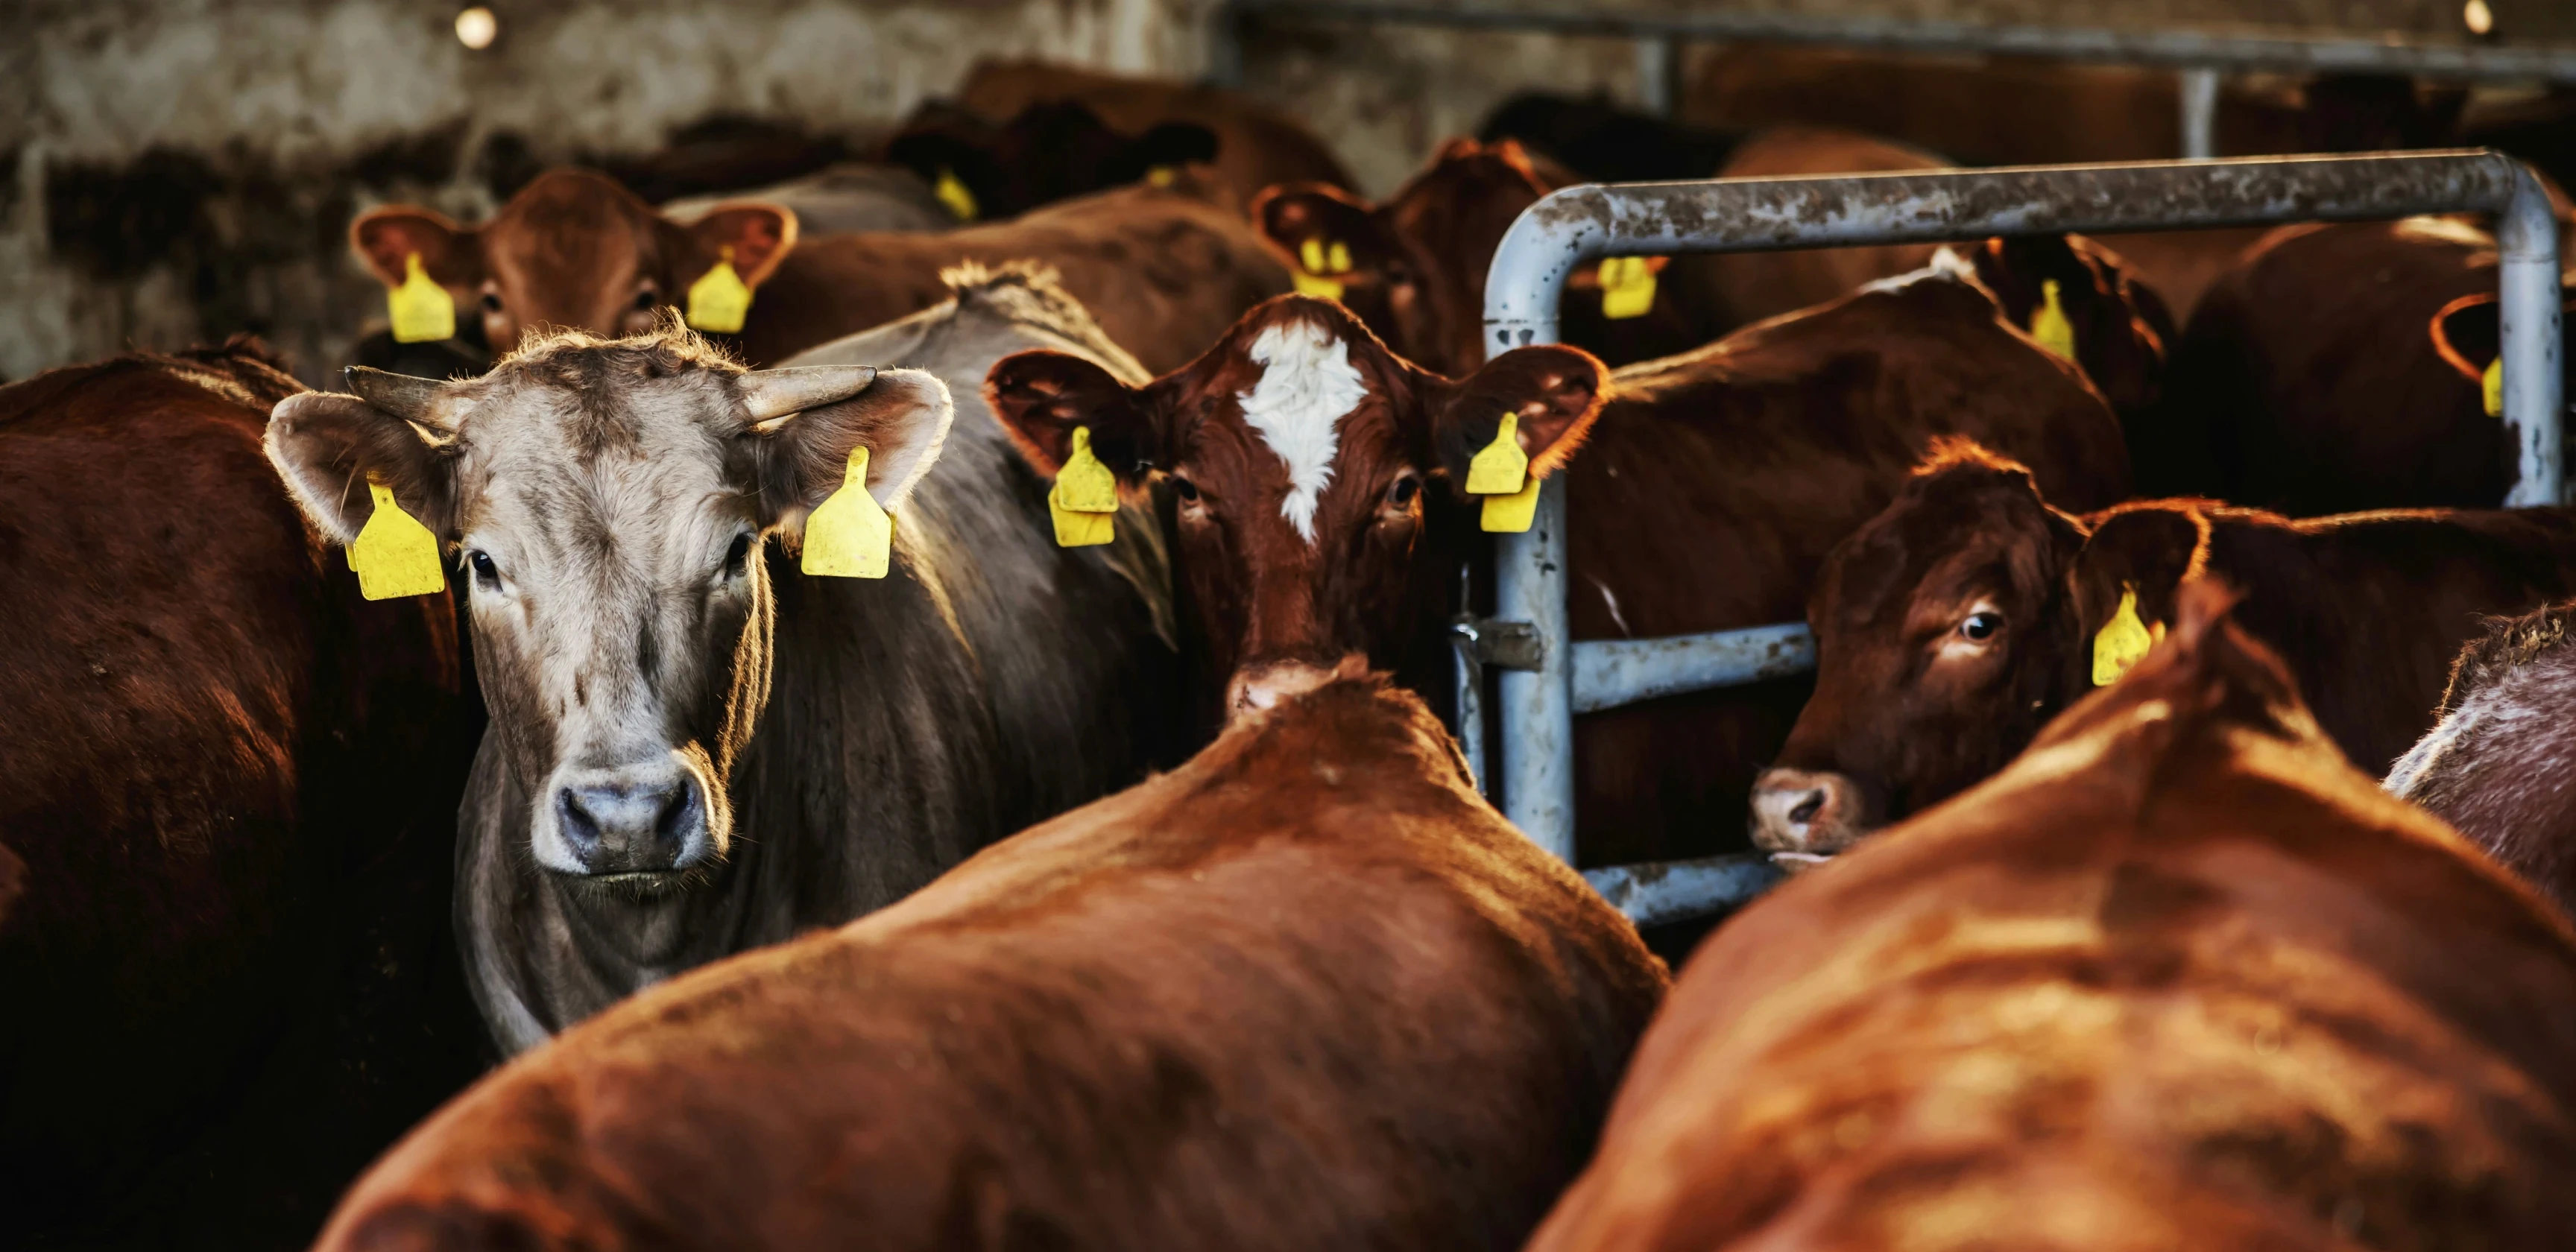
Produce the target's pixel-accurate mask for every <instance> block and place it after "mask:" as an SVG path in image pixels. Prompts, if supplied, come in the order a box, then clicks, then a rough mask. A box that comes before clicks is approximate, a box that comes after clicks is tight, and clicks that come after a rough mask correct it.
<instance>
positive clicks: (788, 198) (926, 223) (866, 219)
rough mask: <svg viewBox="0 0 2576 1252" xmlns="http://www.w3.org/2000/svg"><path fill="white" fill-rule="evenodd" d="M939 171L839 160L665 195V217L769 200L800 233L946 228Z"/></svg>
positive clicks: (951, 219) (948, 220) (954, 220)
mask: <svg viewBox="0 0 2576 1252" xmlns="http://www.w3.org/2000/svg"><path fill="white" fill-rule="evenodd" d="M937 181H938V172H937V171H935V170H934V171H932V172H931V174H930V175H929V176H928V177H924V176H923V175H921V174H917V173H914V172H913V171H912V170H911V169H910V168H908V167H906V166H902V165H892V164H887V163H884V162H879V161H840V162H836V163H834V164H831V165H827V166H824V167H823V168H822V169H819V170H815V171H814V172H812V173H810V174H804V175H800V176H798V177H795V178H791V179H787V180H785V181H783V182H776V183H770V184H767V185H765V186H761V187H754V188H750V189H748V190H737V191H726V192H718V193H711V194H708V195H702V196H686V197H682V198H680V199H677V200H665V201H663V202H662V204H661V211H662V215H663V216H664V217H667V218H670V219H671V220H672V221H674V222H678V223H680V224H681V225H683V226H686V225H690V224H693V223H695V222H697V221H698V220H699V219H701V218H704V217H706V216H707V215H708V214H710V213H713V212H715V211H716V210H718V209H720V208H723V207H725V206H727V205H731V204H736V203H739V202H742V201H746V200H749V201H756V202H759V203H762V204H774V205H777V206H778V207H780V208H782V209H785V210H787V211H788V212H789V213H792V214H794V215H795V217H796V233H797V234H798V235H799V236H803V237H812V236H816V235H846V234H850V233H852V232H855V231H875V230H914V231H920V230H949V229H952V228H954V227H955V226H956V225H957V224H958V222H959V221H961V220H962V219H960V218H959V217H958V216H957V211H956V210H955V209H952V208H950V207H949V206H948V205H947V204H945V203H943V202H942V201H941V200H940V199H939V192H938V188H937V186H936V183H937Z"/></svg>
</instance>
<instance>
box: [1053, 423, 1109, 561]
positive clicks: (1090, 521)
mask: <svg viewBox="0 0 2576 1252" xmlns="http://www.w3.org/2000/svg"><path fill="white" fill-rule="evenodd" d="M1047 513H1048V515H1049V516H1051V517H1053V518H1055V546H1057V547H1059V548H1090V547H1097V546H1099V545H1100V544H1104V543H1108V542H1110V541H1111V540H1114V539H1116V538H1117V537H1118V476H1117V475H1115V474H1112V473H1110V472H1109V467H1108V466H1106V465H1103V464H1101V463H1100V458H1099V457H1098V456H1097V455H1095V454H1094V453H1093V452H1092V451H1091V428H1090V427H1088V426H1076V427H1074V428H1073V456H1072V457H1071V458H1070V459H1068V460H1067V461H1065V463H1064V468H1063V469H1060V470H1057V471H1056V475H1055V487H1054V489H1053V490H1050V491H1049V492H1047Z"/></svg>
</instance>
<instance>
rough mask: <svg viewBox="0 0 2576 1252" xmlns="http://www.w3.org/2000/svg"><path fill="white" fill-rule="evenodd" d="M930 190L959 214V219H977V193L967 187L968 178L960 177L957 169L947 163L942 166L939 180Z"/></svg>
mask: <svg viewBox="0 0 2576 1252" xmlns="http://www.w3.org/2000/svg"><path fill="white" fill-rule="evenodd" d="M930 190H931V194H932V195H935V196H938V197H939V202H940V203H941V204H944V205H947V206H948V211H949V212H951V213H954V214H956V215H957V220H958V221H961V222H971V221H974V220H975V217H976V209H977V205H976V204H975V193H974V192H971V191H968V190H967V189H966V180H964V179H962V178H959V177H958V176H957V171H955V170H952V169H950V168H948V167H947V166H945V165H943V166H940V167H939V182H938V184H937V185H936V186H934V187H932V188H931V189H930Z"/></svg>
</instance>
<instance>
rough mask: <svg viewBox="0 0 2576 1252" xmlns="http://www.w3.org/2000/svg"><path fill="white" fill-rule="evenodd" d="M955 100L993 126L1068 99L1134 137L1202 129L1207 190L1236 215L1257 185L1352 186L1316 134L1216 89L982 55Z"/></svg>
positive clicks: (1250, 100)
mask: <svg viewBox="0 0 2576 1252" xmlns="http://www.w3.org/2000/svg"><path fill="white" fill-rule="evenodd" d="M956 100H957V104H958V105H959V106H960V107H963V108H965V109H967V110H968V111H970V112H974V113H978V114H981V115H983V116H984V117H985V118H987V119H989V120H991V121H994V122H1001V121H1005V120H1007V119H1009V118H1013V117H1017V116H1019V115H1020V114H1021V113H1022V112H1023V111H1024V110H1026V109H1028V108H1029V107H1030V106H1031V105H1036V104H1045V103H1051V102H1057V101H1073V102H1077V103H1080V104H1082V105H1083V106H1085V107H1087V108H1089V109H1090V110H1091V111H1092V112H1094V113H1096V114H1098V115H1099V116H1100V119H1101V120H1102V121H1104V122H1106V123H1108V124H1109V125H1110V126H1112V127H1115V128H1116V129H1118V130H1120V131H1123V132H1125V133H1127V134H1131V135H1144V134H1148V133H1150V132H1152V131H1153V130H1154V129H1155V128H1156V127H1158V126H1163V125H1166V124H1171V123H1181V124H1186V125H1192V126H1203V127H1205V128H1207V129H1208V130H1209V131H1211V132H1213V133H1214V134H1215V136H1216V159H1215V161H1214V162H1213V163H1212V164H1213V166H1214V168H1213V169H1212V170H1211V171H1209V179H1208V182H1209V185H1210V189H1211V193H1212V194H1213V195H1214V197H1215V198H1216V200H1217V201H1218V202H1219V203H1221V204H1223V205H1225V206H1226V207H1228V208H1230V209H1233V210H1234V211H1235V212H1238V213H1240V212H1242V211H1243V209H1244V207H1245V206H1247V205H1249V204H1251V203H1252V198H1253V197H1254V196H1257V195H1259V194H1261V189H1262V188H1264V187H1269V186H1273V185H1275V184H1278V183H1302V182H1324V183H1330V184H1332V185H1334V186H1336V187H1351V186H1354V185H1355V184H1354V183H1353V182H1352V181H1351V176H1350V173H1349V172H1348V171H1346V170H1344V169H1343V168H1342V163H1341V161H1340V160H1338V159H1336V158H1335V157H1334V156H1333V150H1332V148H1331V147H1330V146H1328V145H1326V144H1325V143H1324V141H1323V140H1321V139H1319V138H1317V137H1316V136H1315V133H1314V132H1313V131H1311V130H1308V129H1307V128H1306V127H1305V126H1304V125H1302V124H1300V123H1299V122H1298V121H1297V120H1296V119H1295V118H1293V117H1291V116H1289V115H1288V114H1287V113H1285V112H1283V111H1281V110H1279V109H1277V108H1274V107H1272V106H1270V105H1268V104H1264V103H1262V102H1260V101H1258V100H1254V99H1253V98H1251V97H1249V96H1246V95H1244V94H1242V93H1241V92H1235V91H1227V90H1225V89H1223V88H1220V87H1208V86H1202V85H1199V84H1195V83H1181V82H1173V81H1170V80H1167V79H1157V78H1132V77H1128V76H1126V75H1122V74H1108V73H1103V72H1101V71H1098V70H1092V69H1084V68H1081V67H1078V66H1072V65H1057V64H1050V63H1048V62H1045V61H1037V60H1007V59H996V58H983V59H979V60H977V61H976V62H975V64H974V65H972V66H970V67H969V68H968V69H967V71H966V77H965V79H964V81H962V82H961V83H959V84H958V88H957V97H956Z"/></svg>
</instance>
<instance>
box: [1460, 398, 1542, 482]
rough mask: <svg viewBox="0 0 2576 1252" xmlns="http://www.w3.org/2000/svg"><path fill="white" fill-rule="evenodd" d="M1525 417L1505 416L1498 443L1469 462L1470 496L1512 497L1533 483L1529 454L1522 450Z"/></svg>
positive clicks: (1496, 435) (1499, 425)
mask: <svg viewBox="0 0 2576 1252" xmlns="http://www.w3.org/2000/svg"><path fill="white" fill-rule="evenodd" d="M1520 428H1521V415H1520V414H1518V413H1505V414H1503V420H1502V421H1501V422H1499V423H1497V424H1496V425H1495V427H1494V441H1493V442H1492V443H1489V444H1486V445H1485V447H1484V450H1483V451H1480V452H1478V453H1477V454H1476V459H1474V460H1472V461H1469V462H1467V494H1468V495H1471V496H1508V495H1511V494H1513V493H1515V492H1517V491H1519V490H1520V489H1521V488H1522V487H1525V486H1527V485H1528V483H1529V454H1528V453H1526V452H1523V451H1521V441H1520Z"/></svg>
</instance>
